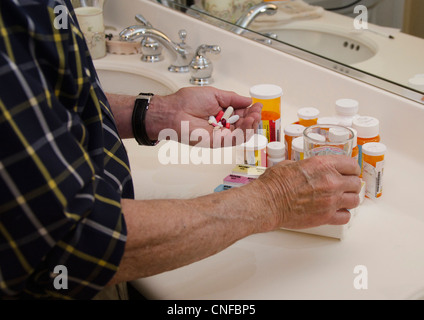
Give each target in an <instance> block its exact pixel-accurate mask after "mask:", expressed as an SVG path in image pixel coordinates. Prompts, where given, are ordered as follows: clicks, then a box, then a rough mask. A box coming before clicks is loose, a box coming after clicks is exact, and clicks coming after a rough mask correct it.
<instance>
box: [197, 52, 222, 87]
mask: <svg viewBox="0 0 424 320" xmlns="http://www.w3.org/2000/svg"><path fill="white" fill-rule="evenodd" d="M207 52H211V53H214V54H218V53H220V52H221V48H220V47H219V46H217V45H207V44H202V45H201V46H199V47H198V48H197V50H196V55H195V56H194V58H193V60H192V61H191V63H190V72H191V79H190V83H191V84H194V85H198V86H203V85H209V84H211V83H212V82H213V79H212V71H213V65H212V62H211V61H210V60H209V59H208V58H207V57H206V55H205V54H206V53H207Z"/></svg>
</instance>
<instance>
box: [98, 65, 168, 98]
mask: <svg viewBox="0 0 424 320" xmlns="http://www.w3.org/2000/svg"><path fill="white" fill-rule="evenodd" d="M96 70H97V74H98V76H99V79H100V83H101V84H102V87H103V90H104V91H105V92H109V93H117V94H128V95H137V94H139V93H140V92H153V93H155V94H158V95H168V94H170V93H172V92H174V91H175V89H176V88H175V86H174V85H172V84H170V83H169V82H168V81H167V80H166V79H161V78H159V77H157V76H156V77H154V76H151V75H150V76H147V75H144V74H141V73H138V72H136V71H133V72H131V71H128V70H125V71H123V70H111V69H103V68H99V67H97V68H96Z"/></svg>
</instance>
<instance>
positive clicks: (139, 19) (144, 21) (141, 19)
mask: <svg viewBox="0 0 424 320" xmlns="http://www.w3.org/2000/svg"><path fill="white" fill-rule="evenodd" d="M135 20H136V21H137V22H140V23H141V24H142V25H144V26H146V27H151V26H152V24H151V23H150V22H149V21H147V19H146V18H145V17H143V16H142V15H141V14H139V13H138V14H136V15H135Z"/></svg>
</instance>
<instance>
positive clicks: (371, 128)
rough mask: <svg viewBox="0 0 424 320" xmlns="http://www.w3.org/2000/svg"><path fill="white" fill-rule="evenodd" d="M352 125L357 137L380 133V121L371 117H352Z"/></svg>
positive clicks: (366, 137) (373, 136)
mask: <svg viewBox="0 0 424 320" xmlns="http://www.w3.org/2000/svg"><path fill="white" fill-rule="evenodd" d="M352 126H353V129H355V130H356V131H357V132H358V138H363V139H370V138H375V137H377V136H378V135H379V134H380V121H379V120H378V119H376V118H373V117H359V118H356V119H353V125H352Z"/></svg>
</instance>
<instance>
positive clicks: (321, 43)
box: [259, 26, 377, 65]
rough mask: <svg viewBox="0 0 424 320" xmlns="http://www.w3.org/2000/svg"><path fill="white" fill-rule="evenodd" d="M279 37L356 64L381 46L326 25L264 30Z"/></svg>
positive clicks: (290, 42)
mask: <svg viewBox="0 0 424 320" xmlns="http://www.w3.org/2000/svg"><path fill="white" fill-rule="evenodd" d="M259 32H260V33H270V34H275V35H276V36H277V39H278V40H280V41H282V42H285V43H287V44H290V45H293V46H295V47H298V48H301V49H303V50H307V51H310V52H312V53H314V54H317V55H321V56H324V57H327V58H329V59H332V60H335V61H337V62H340V63H343V64H348V65H352V64H355V63H359V62H363V61H366V60H368V59H370V58H372V57H373V56H375V54H376V53H377V45H376V44H374V43H373V42H372V41H371V40H369V39H367V38H366V37H363V36H361V35H360V34H359V33H358V34H357V33H355V32H351V31H347V30H346V31H343V30H339V31H334V30H325V29H323V28H322V27H317V28H313V27H310V26H309V27H305V28H302V27H282V28H277V29H275V28H274V29H262V30H260V31H259Z"/></svg>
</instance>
